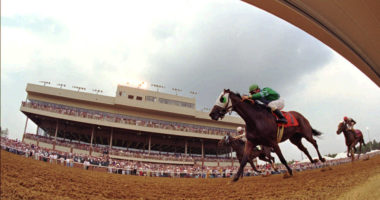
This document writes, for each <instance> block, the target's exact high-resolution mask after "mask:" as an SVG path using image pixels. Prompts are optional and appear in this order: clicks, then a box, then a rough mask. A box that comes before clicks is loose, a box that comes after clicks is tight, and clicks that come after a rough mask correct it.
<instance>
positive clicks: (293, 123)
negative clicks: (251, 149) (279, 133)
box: [272, 111, 299, 128]
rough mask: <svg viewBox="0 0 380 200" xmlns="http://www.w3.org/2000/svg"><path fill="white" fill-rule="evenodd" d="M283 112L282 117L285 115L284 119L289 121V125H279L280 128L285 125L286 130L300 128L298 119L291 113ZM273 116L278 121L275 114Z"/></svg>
mask: <svg viewBox="0 0 380 200" xmlns="http://www.w3.org/2000/svg"><path fill="white" fill-rule="evenodd" d="M281 112H282V115H284V117H285V118H286V120H287V121H288V123H287V124H281V123H277V126H278V127H280V126H282V125H284V127H285V128H286V127H291V126H298V125H299V123H298V121H297V119H296V118H295V117H294V116H293V115H292V114H291V113H290V112H285V111H281ZM272 114H273V115H274V116H275V117H276V119H278V117H277V116H276V115H275V114H274V113H272Z"/></svg>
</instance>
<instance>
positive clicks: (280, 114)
mask: <svg viewBox="0 0 380 200" xmlns="http://www.w3.org/2000/svg"><path fill="white" fill-rule="evenodd" d="M273 112H274V114H276V116H277V117H278V119H277V123H280V124H287V123H288V120H286V119H285V117H284V115H282V112H281V111H280V110H279V109H276V110H274V111H273Z"/></svg>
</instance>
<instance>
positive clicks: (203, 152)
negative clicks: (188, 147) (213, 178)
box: [201, 140, 207, 173]
mask: <svg viewBox="0 0 380 200" xmlns="http://www.w3.org/2000/svg"><path fill="white" fill-rule="evenodd" d="M201 142H202V172H203V168H204V164H205V151H204V143H203V140H201ZM206 173H207V172H206Z"/></svg>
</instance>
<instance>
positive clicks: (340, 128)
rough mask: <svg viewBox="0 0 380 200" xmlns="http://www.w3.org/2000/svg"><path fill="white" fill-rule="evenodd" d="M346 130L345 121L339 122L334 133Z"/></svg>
mask: <svg viewBox="0 0 380 200" xmlns="http://www.w3.org/2000/svg"><path fill="white" fill-rule="evenodd" d="M346 130H347V125H346V123H345V122H340V123H339V125H338V130H337V131H336V134H338V135H339V134H341V133H342V132H344V131H346Z"/></svg>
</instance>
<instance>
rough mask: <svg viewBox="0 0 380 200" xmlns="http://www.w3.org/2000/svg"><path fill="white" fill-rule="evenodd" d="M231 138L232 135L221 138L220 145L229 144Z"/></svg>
mask: <svg viewBox="0 0 380 200" xmlns="http://www.w3.org/2000/svg"><path fill="white" fill-rule="evenodd" d="M231 139H232V137H231V135H229V134H227V135H225V136H224V137H223V138H222V139H221V140H219V142H218V146H223V145H229V144H230V143H231Z"/></svg>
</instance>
